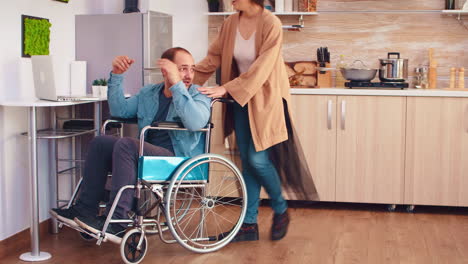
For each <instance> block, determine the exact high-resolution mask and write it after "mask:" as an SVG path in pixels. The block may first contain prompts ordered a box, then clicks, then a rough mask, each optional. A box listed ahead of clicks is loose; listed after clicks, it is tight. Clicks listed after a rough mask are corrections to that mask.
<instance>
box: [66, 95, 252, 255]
mask: <svg viewBox="0 0 468 264" xmlns="http://www.w3.org/2000/svg"><path fill="white" fill-rule="evenodd" d="M216 102H222V103H232V100H230V99H225V98H215V99H213V100H212V102H211V110H210V112H211V113H210V120H209V122H208V124H207V126H206V127H205V128H203V129H201V130H199V131H203V132H205V153H204V154H200V155H197V156H195V157H160V156H144V155H143V153H144V152H143V146H144V139H145V135H146V132H147V131H149V130H152V129H160V130H187V129H186V128H184V127H183V125H182V124H181V123H177V122H160V123H155V124H152V125H151V126H146V127H144V128H143V129H142V130H141V132H140V146H139V164H138V179H137V182H136V184H135V185H127V186H124V187H122V188H121V189H120V190H119V192H118V193H117V195H116V198H115V200H114V202H113V204H112V206H111V208H110V210H109V213H108V216H107V219H106V222H105V224H104V227H103V230H102V231H101V232H99V233H98V234H94V233H91V232H88V231H87V230H84V229H81V228H74V227H71V228H74V229H76V230H77V231H78V232H80V235H81V237H82V238H83V239H85V240H89V241H94V240H97V242H96V244H97V245H100V244H101V243H102V242H106V241H107V238H106V235H105V232H106V230H107V227H108V226H109V224H112V223H121V224H122V223H124V224H127V225H128V228H127V231H126V233H125V235H124V236H123V238H122V240H121V242H120V254H121V257H122V259H123V261H124V262H125V263H140V262H141V261H142V260H143V258H144V257H145V255H146V253H147V251H148V239H147V236H148V235H156V234H157V235H159V237H160V239H161V240H162V241H163V242H164V243H179V244H180V245H181V246H183V247H184V248H186V249H188V250H190V251H193V252H196V253H208V252H213V251H216V250H219V249H221V248H222V247H224V246H225V245H227V244H228V243H229V242H230V241H231V240H232V239H233V238H234V236H235V235H236V234H237V232H238V231H239V229H240V227H241V225H242V223H243V220H244V217H245V212H246V208H247V191H246V186H245V183H244V180H243V177H242V175H241V173H240V171H239V169H238V168H237V167H236V165H235V164H234V163H233V162H231V161H230V160H228V159H227V158H225V157H223V156H221V155H217V154H212V153H209V152H210V140H211V130H212V129H213V124H212V122H211V119H212V118H211V115H212V109H213V105H214V104H215V103H216ZM122 123H136V120H132V121H129V120H126V119H115V118H112V119H111V120H107V121H106V122H105V123H104V124H103V126H102V134H105V131H106V127H107V126H108V125H109V124H120V133H122V126H121V124H122ZM81 182H82V179H80V181H79V182H78V184H77V187H76V188H75V191H74V192H73V194H72V197H71V199H70V201H69V203H68V204H67V205H66V206H67V207H70V206H71V205H72V203H73V202H74V200H75V199H76V196H77V193H78V192H79V188H80V186H81ZM129 189H133V190H134V193H135V198H136V200H137V206H136V209H135V212H134V213H133V215H132V216H131V217H130V218H129V219H113V218H112V215H113V213H114V210H115V208H116V206H117V204H118V202H119V199H120V197H121V195H122V192H123V191H125V190H129ZM148 197H151V199H149V198H148ZM63 225H67V224H66V223H63V222H59V227H62V226H63ZM166 231H169V232H170V234H171V235H172V237H170V238H167V236H166V235H164V234H165V233H167V232H166Z"/></svg>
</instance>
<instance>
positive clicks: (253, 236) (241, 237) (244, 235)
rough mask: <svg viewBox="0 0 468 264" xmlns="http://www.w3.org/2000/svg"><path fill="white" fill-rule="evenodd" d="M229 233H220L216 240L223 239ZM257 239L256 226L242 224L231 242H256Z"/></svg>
mask: <svg viewBox="0 0 468 264" xmlns="http://www.w3.org/2000/svg"><path fill="white" fill-rule="evenodd" d="M230 233H231V232H226V233H222V234H220V235H219V236H218V240H221V239H223V238H224V237H225V236H227V235H229V234H230ZM258 239H259V235H258V225H257V224H245V223H244V224H242V226H241V228H240V229H239V232H237V234H236V236H235V237H234V238H233V239H232V240H231V243H232V242H241V241H257V240H258Z"/></svg>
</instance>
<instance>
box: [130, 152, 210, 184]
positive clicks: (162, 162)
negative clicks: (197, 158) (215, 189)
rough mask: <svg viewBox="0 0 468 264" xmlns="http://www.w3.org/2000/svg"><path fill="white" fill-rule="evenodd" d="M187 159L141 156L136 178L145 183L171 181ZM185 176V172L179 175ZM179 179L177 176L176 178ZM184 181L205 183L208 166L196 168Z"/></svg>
mask: <svg viewBox="0 0 468 264" xmlns="http://www.w3.org/2000/svg"><path fill="white" fill-rule="evenodd" d="M188 159H190V158H189V157H165V156H142V157H140V159H139V161H138V178H140V179H142V180H145V181H171V179H172V177H173V175H174V172H175V171H177V169H178V168H179V167H180V166H181V165H182V164H183V163H184V162H185V161H187V160H188ZM183 174H185V171H184V172H183V173H181V174H180V175H183ZM178 177H179V176H178ZM183 180H184V181H207V180H208V164H203V165H201V166H197V167H196V168H195V169H193V170H192V171H190V173H189V174H188V175H187V176H185V178H184V179H183Z"/></svg>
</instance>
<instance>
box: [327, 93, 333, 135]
mask: <svg viewBox="0 0 468 264" xmlns="http://www.w3.org/2000/svg"><path fill="white" fill-rule="evenodd" d="M332 106H333V102H332V100H328V107H327V108H328V111H327V128H328V129H329V130H331V129H332Z"/></svg>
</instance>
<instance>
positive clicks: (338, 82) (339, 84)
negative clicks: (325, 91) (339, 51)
mask: <svg viewBox="0 0 468 264" xmlns="http://www.w3.org/2000/svg"><path fill="white" fill-rule="evenodd" d="M346 66H347V65H346V63H345V61H344V55H340V60H339V61H338V63H337V64H336V70H335V87H336V88H344V87H345V85H344V84H345V78H344V77H343V74H342V73H341V70H340V69H341V68H346Z"/></svg>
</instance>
